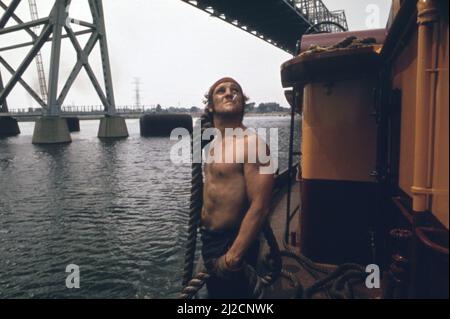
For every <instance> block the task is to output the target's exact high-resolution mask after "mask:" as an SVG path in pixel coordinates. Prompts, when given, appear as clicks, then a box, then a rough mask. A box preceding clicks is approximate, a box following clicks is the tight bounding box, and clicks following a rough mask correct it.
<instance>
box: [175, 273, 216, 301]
mask: <svg viewBox="0 0 450 319" xmlns="http://www.w3.org/2000/svg"><path fill="white" fill-rule="evenodd" d="M208 278H209V275H208V274H207V273H204V272H200V273H198V274H197V275H195V277H194V278H192V279H191V280H190V281H189V283H188V284H187V285H186V287H185V288H184V289H183V291H182V292H181V295H180V296H179V297H178V299H192V298H194V296H195V295H196V294H197V293H198V292H199V290H200V289H202V287H203V286H204V285H205V283H206V281H207V280H208Z"/></svg>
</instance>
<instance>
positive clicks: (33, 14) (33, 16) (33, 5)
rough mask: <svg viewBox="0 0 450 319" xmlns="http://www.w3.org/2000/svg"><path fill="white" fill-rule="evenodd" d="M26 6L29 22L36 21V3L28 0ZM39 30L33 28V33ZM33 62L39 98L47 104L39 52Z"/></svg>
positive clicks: (42, 65)
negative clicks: (36, 73) (28, 11)
mask: <svg viewBox="0 0 450 319" xmlns="http://www.w3.org/2000/svg"><path fill="white" fill-rule="evenodd" d="M28 4H29V5H30V15H31V20H32V21H36V20H37V19H39V16H38V11H37V6H36V1H35V0H28ZM39 29H40V28H39V26H34V27H33V31H34V32H35V33H39ZM35 60H36V67H37V72H38V78H39V90H40V92H41V98H42V100H43V101H44V102H45V103H47V100H48V92H47V83H46V82H45V72H44V63H43V62H42V54H41V51H39V52H38V53H37V54H36V58H35Z"/></svg>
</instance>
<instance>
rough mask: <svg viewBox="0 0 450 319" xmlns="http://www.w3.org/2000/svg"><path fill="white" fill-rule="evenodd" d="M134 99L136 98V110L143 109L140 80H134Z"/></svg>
mask: <svg viewBox="0 0 450 319" xmlns="http://www.w3.org/2000/svg"><path fill="white" fill-rule="evenodd" d="M133 84H134V98H135V102H134V104H135V107H136V109H140V108H141V90H140V85H141V80H140V79H139V78H134V82H133Z"/></svg>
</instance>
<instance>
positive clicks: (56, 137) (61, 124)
mask: <svg viewBox="0 0 450 319" xmlns="http://www.w3.org/2000/svg"><path fill="white" fill-rule="evenodd" d="M70 142H72V138H71V137H70V132H69V127H68V125H67V121H66V119H65V118H61V117H59V116H44V117H40V118H39V119H37V120H36V123H35V125H34V132H33V139H32V143H33V144H57V143H70Z"/></svg>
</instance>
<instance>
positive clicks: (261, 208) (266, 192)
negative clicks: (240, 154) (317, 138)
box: [225, 143, 274, 268]
mask: <svg viewBox="0 0 450 319" xmlns="http://www.w3.org/2000/svg"><path fill="white" fill-rule="evenodd" d="M259 145H261V146H262V145H264V147H266V149H267V152H269V149H268V147H267V146H266V144H265V143H263V144H261V143H258V146H259ZM257 162H259V160H257ZM264 166H267V165H263V164H261V163H245V164H244V177H245V182H246V188H247V197H248V200H249V202H250V208H249V209H248V211H247V213H246V214H245V217H244V219H243V220H242V223H241V227H240V229H239V233H238V235H237V237H236V239H235V241H234V243H233V245H232V246H231V247H230V249H229V250H228V252H227V253H226V256H225V263H226V266H228V267H233V268H234V267H237V266H239V265H240V264H241V262H242V261H243V259H244V256H245V253H246V252H247V250H248V249H249V247H250V246H251V244H252V243H253V242H254V240H256V238H257V236H258V234H259V232H260V230H261V227H262V225H263V223H264V222H265V220H266V218H267V215H268V214H269V208H270V202H271V199H272V189H273V184H274V175H273V174H263V173H261V168H262V167H264Z"/></svg>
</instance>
